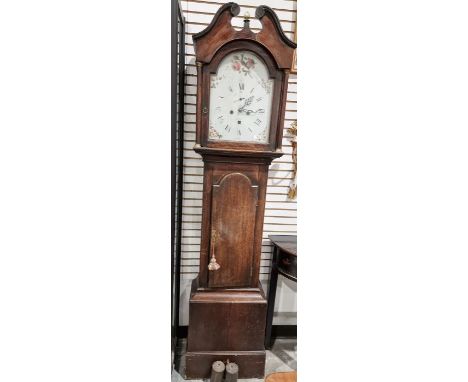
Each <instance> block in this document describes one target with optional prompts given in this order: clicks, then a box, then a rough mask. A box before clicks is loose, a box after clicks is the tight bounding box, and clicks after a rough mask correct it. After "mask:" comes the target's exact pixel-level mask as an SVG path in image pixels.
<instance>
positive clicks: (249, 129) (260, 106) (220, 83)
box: [209, 51, 273, 143]
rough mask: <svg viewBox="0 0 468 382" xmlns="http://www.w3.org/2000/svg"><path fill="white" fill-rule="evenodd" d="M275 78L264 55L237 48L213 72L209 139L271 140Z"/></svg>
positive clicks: (259, 141) (264, 141) (257, 141)
mask: <svg viewBox="0 0 468 382" xmlns="http://www.w3.org/2000/svg"><path fill="white" fill-rule="evenodd" d="M272 97H273V79H270V76H269V73H268V69H267V67H266V66H265V64H264V62H263V61H262V59H261V58H259V57H258V56H257V55H256V54H254V53H252V52H250V51H236V52H234V53H231V54H229V55H227V56H226V57H225V58H224V59H223V60H222V61H221V63H220V64H219V67H218V72H217V73H216V74H212V75H211V83H210V114H209V126H210V129H209V139H210V140H211V141H239V142H255V143H268V138H269V133H270V118H271V103H272Z"/></svg>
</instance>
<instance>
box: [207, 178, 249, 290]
mask: <svg viewBox="0 0 468 382" xmlns="http://www.w3.org/2000/svg"><path fill="white" fill-rule="evenodd" d="M257 202H258V186H257V185H254V184H252V182H251V180H250V179H249V177H247V176H246V175H245V174H242V173H239V172H233V173H230V174H227V175H225V176H224V177H223V178H222V179H221V181H220V182H219V184H215V185H213V189H212V211H211V229H212V230H215V231H216V237H217V239H216V242H215V243H214V253H215V256H216V260H217V262H218V264H219V265H220V266H221V267H220V269H218V270H216V271H210V272H209V273H208V285H209V286H210V287H240V286H249V285H250V283H251V278H252V260H253V255H254V254H253V251H254V234H255V222H256V214H257ZM212 251H213V243H210V256H211V254H212Z"/></svg>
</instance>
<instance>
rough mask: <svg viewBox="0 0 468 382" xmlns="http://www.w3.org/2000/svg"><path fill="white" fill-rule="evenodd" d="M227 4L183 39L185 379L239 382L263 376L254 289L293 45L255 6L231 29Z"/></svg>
mask: <svg viewBox="0 0 468 382" xmlns="http://www.w3.org/2000/svg"><path fill="white" fill-rule="evenodd" d="M238 14H239V6H238V5H237V4H235V3H228V4H225V5H223V6H222V7H221V8H220V9H219V10H218V12H217V13H216V15H215V16H214V18H213V21H212V22H211V24H210V25H209V26H208V27H207V28H206V29H205V30H203V31H202V32H200V33H198V34H195V35H193V41H194V48H195V54H196V60H197V74H198V83H197V129H196V144H195V147H194V150H195V151H196V152H197V153H199V154H201V156H202V158H203V161H204V178H203V210H202V226H201V243H200V269H199V274H198V277H197V278H196V279H195V280H194V281H193V283H192V289H191V295H190V302H189V328H188V341H187V353H186V377H187V378H208V377H209V375H210V369H211V364H212V363H213V362H214V361H223V362H227V361H228V360H229V361H231V362H236V363H237V364H238V365H239V377H240V378H262V377H263V376H264V371H265V348H264V338H265V322H266V308H267V301H266V298H265V295H264V292H263V289H262V286H261V285H260V282H259V271H260V257H261V247H262V234H263V219H264V212H265V196H266V187H267V181H268V167H269V165H270V163H271V161H272V160H273V159H274V158H278V157H280V156H281V155H282V152H281V142H282V131H283V125H284V110H285V102H286V94H287V80H288V73H289V70H290V68H291V64H292V58H293V54H294V48H295V43H293V42H292V41H290V40H289V39H288V38H287V37H286V36H285V35H284V32H283V31H282V29H281V26H280V23H279V20H278V18H277V16H276V14H275V13H274V12H273V11H272V10H271V8H269V7H267V6H259V7H258V8H257V10H256V17H257V18H258V19H259V20H260V22H261V23H262V30H261V31H260V32H258V33H254V32H252V31H251V29H250V26H249V20H248V19H246V20H244V28H243V29H242V30H240V31H237V30H235V29H234V28H233V27H232V25H231V19H232V17H234V16H237V15H238Z"/></svg>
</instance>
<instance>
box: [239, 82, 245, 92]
mask: <svg viewBox="0 0 468 382" xmlns="http://www.w3.org/2000/svg"><path fill="white" fill-rule="evenodd" d="M239 89H240V90H244V84H243V83H242V82H239Z"/></svg>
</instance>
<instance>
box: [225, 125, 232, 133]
mask: <svg viewBox="0 0 468 382" xmlns="http://www.w3.org/2000/svg"><path fill="white" fill-rule="evenodd" d="M228 127H229V125H226V127H225V128H224V130H227V132H228V133H229V132H230V131H231V128H230V127H229V129H228Z"/></svg>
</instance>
